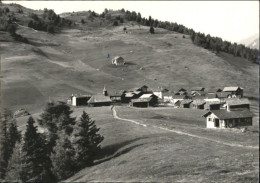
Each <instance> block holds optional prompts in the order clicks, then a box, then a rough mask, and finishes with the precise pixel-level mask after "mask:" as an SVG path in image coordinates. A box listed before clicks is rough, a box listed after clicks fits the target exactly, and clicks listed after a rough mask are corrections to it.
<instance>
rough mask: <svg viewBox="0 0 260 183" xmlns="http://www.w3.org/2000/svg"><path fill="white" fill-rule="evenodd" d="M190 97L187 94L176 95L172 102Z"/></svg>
mask: <svg viewBox="0 0 260 183" xmlns="http://www.w3.org/2000/svg"><path fill="white" fill-rule="evenodd" d="M188 98H189V97H188V96H187V95H174V96H173V97H172V103H176V102H177V101H182V100H184V99H188Z"/></svg>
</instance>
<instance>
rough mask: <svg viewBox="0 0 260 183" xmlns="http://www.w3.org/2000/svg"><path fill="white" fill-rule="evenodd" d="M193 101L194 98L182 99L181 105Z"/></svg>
mask: <svg viewBox="0 0 260 183" xmlns="http://www.w3.org/2000/svg"><path fill="white" fill-rule="evenodd" d="M191 102H192V100H189V99H187V100H186V99H184V100H182V101H181V105H183V104H190V103H191Z"/></svg>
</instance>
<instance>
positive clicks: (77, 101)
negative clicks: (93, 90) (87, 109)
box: [67, 95, 91, 106]
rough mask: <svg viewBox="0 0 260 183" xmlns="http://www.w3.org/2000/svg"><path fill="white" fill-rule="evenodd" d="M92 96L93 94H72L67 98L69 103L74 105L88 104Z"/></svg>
mask: <svg viewBox="0 0 260 183" xmlns="http://www.w3.org/2000/svg"><path fill="white" fill-rule="evenodd" d="M90 98H91V95H72V96H71V97H69V99H68V100H67V103H68V104H71V105H72V106H84V105H88V100H89V99H90Z"/></svg>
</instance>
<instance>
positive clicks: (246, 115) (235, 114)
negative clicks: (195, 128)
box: [203, 109, 253, 128]
mask: <svg viewBox="0 0 260 183" xmlns="http://www.w3.org/2000/svg"><path fill="white" fill-rule="evenodd" d="M203 117H205V118H206V126H207V128H236V127H245V126H252V118H253V113H252V112H250V111H249V110H247V109H246V110H241V111H227V110H225V109H220V110H210V111H209V112H207V113H206V114H204V115H203Z"/></svg>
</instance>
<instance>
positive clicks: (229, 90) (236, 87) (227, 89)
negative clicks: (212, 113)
mask: <svg viewBox="0 0 260 183" xmlns="http://www.w3.org/2000/svg"><path fill="white" fill-rule="evenodd" d="M239 88H240V87H238V86H228V87H225V88H224V89H223V91H224V92H232V91H233V92H234V91H237V90H238V89H239ZM240 89H241V88H240Z"/></svg>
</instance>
